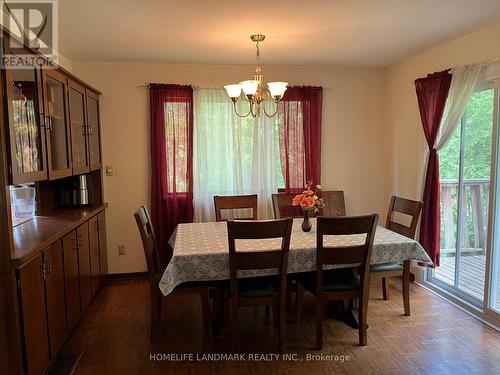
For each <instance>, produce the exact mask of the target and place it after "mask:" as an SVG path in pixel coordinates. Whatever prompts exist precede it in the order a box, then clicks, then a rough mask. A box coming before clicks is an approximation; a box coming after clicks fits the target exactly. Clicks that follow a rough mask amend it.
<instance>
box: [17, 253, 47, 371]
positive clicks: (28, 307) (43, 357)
mask: <svg viewBox="0 0 500 375" xmlns="http://www.w3.org/2000/svg"><path fill="white" fill-rule="evenodd" d="M44 278H45V264H44V261H43V254H42V253H40V254H38V255H36V256H35V257H34V258H33V259H31V260H30V261H29V262H27V263H25V264H23V265H22V266H21V267H19V268H18V269H17V280H18V287H19V301H20V310H21V318H22V331H23V336H24V340H23V341H24V352H25V362H26V370H27V372H28V373H29V374H30V375H38V374H42V373H43V371H44V369H45V367H46V366H47V364H48V363H49V358H50V352H49V335H48V330H47V314H46V302H45V283H44Z"/></svg>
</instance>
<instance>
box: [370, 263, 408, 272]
mask: <svg viewBox="0 0 500 375" xmlns="http://www.w3.org/2000/svg"><path fill="white" fill-rule="evenodd" d="M370 271H371V272H389V271H403V266H402V265H401V264H400V263H398V262H392V263H380V264H372V265H371V266H370Z"/></svg>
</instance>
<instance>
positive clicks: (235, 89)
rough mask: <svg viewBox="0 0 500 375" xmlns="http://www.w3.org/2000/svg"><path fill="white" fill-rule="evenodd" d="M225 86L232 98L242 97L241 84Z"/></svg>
mask: <svg viewBox="0 0 500 375" xmlns="http://www.w3.org/2000/svg"><path fill="white" fill-rule="evenodd" d="M224 88H225V89H226V92H227V95H229V97H230V98H231V99H237V98H239V97H240V94H241V86H240V85H238V84H233V85H226V86H224Z"/></svg>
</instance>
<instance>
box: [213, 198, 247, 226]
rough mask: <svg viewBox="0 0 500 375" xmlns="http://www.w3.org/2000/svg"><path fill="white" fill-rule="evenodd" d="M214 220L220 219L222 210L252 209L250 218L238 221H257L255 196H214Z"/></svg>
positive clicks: (242, 218)
mask: <svg viewBox="0 0 500 375" xmlns="http://www.w3.org/2000/svg"><path fill="white" fill-rule="evenodd" d="M214 205H215V220H216V221H226V220H223V219H222V212H221V211H222V210H237V209H250V208H251V209H252V216H251V217H247V218H244V217H241V218H237V219H238V220H257V194H252V195H215V196H214Z"/></svg>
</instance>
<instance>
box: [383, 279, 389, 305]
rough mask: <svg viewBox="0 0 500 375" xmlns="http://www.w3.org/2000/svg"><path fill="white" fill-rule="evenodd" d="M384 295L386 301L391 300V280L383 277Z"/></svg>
mask: <svg viewBox="0 0 500 375" xmlns="http://www.w3.org/2000/svg"><path fill="white" fill-rule="evenodd" d="M382 293H383V296H384V301H387V300H388V299H389V278H388V277H382Z"/></svg>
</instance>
